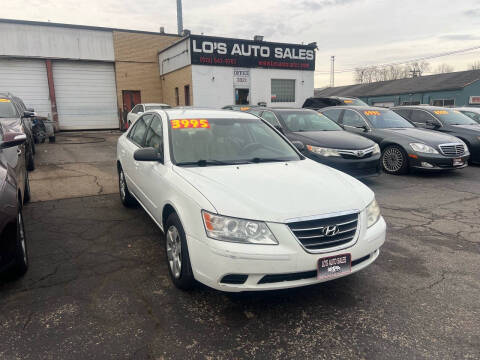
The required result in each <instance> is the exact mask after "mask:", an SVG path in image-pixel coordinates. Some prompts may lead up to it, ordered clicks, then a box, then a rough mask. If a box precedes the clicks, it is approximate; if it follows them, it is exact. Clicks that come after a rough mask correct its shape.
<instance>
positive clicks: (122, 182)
mask: <svg viewBox="0 0 480 360" xmlns="http://www.w3.org/2000/svg"><path fill="white" fill-rule="evenodd" d="M118 181H119V182H120V196H121V197H122V200H125V197H126V194H127V190H126V186H127V184H126V182H125V175H123V171H122V170H120V174H119V176H118Z"/></svg>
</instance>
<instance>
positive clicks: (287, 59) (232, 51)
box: [190, 35, 315, 70]
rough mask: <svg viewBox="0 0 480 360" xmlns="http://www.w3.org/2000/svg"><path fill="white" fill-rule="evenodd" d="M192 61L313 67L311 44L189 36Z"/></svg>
mask: <svg viewBox="0 0 480 360" xmlns="http://www.w3.org/2000/svg"><path fill="white" fill-rule="evenodd" d="M190 54H191V60H192V64H194V65H211V66H232V67H244V68H268V69H288V70H315V46H312V45H294V44H280V43H269V42H264V41H251V40H238V39H229V38H220V37H212V36H199V35H190Z"/></svg>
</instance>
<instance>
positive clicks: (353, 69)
mask: <svg viewBox="0 0 480 360" xmlns="http://www.w3.org/2000/svg"><path fill="white" fill-rule="evenodd" d="M478 49H480V46H474V47H471V48H466V49H460V50H453V51H448V52H444V53H439V54H434V55H427V56H423V57H419V58H416V59H411V60H404V61H397V62H392V63H386V64H377V65H359V66H355V67H353V68H350V69H342V70H337V71H335V73H337V74H338V73H346V72H354V71H355V69H356V68H364V67H371V66H377V67H386V66H393V65H403V64H408V63H412V62H415V61H422V60H430V59H435V58H439V57H443V56H448V55H455V54H460V53H463V52H468V51H473V50H478ZM315 73H317V74H329V73H330V72H329V71H323V70H315Z"/></svg>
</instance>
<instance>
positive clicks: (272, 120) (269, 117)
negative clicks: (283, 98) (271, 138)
mask: <svg viewBox="0 0 480 360" xmlns="http://www.w3.org/2000/svg"><path fill="white" fill-rule="evenodd" d="M262 119H264V120H265V121H267V122H268V123H269V124H270V125H272V126H280V127H281V125H280V123H279V122H278V120H277V118H276V117H275V115H274V113H272V112H271V111H264V112H263V113H262Z"/></svg>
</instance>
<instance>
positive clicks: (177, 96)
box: [175, 87, 180, 106]
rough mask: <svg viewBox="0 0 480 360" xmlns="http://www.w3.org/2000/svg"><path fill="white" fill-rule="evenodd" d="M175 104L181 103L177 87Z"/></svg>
mask: <svg viewBox="0 0 480 360" xmlns="http://www.w3.org/2000/svg"><path fill="white" fill-rule="evenodd" d="M175 104H176V105H177V106H178V105H180V96H179V95H178V88H177V87H176V88H175Z"/></svg>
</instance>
